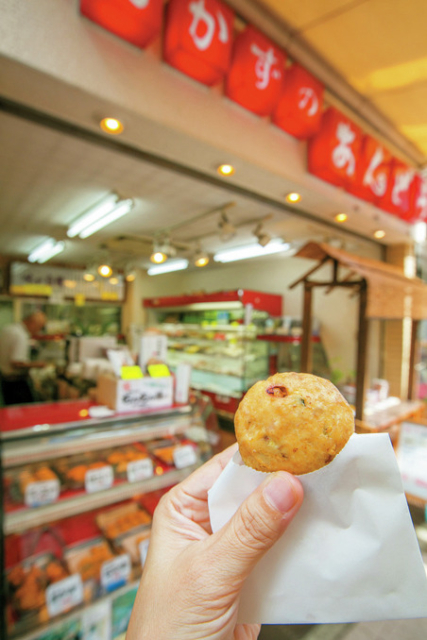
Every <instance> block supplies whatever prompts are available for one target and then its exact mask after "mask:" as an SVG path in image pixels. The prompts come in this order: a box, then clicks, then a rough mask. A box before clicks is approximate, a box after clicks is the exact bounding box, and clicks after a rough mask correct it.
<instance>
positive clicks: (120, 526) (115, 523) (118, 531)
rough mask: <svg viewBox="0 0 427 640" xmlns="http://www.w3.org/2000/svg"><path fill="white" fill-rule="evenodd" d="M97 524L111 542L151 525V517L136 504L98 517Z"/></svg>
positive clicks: (133, 503) (123, 506)
mask: <svg viewBox="0 0 427 640" xmlns="http://www.w3.org/2000/svg"><path fill="white" fill-rule="evenodd" d="M96 524H97V525H98V527H99V528H100V529H101V531H102V533H103V534H104V536H105V537H106V538H108V539H109V540H112V541H113V540H116V539H117V538H119V537H120V536H122V535H123V534H127V533H129V532H130V531H133V530H134V529H140V528H141V527H145V526H147V525H151V516H150V515H149V514H148V513H147V511H145V510H144V509H142V508H141V507H140V506H139V505H138V504H136V503H135V502H130V503H128V504H124V505H122V506H120V507H117V508H115V509H110V510H109V511H105V512H103V513H101V514H99V515H98V516H97V517H96Z"/></svg>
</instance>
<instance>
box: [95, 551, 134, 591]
mask: <svg viewBox="0 0 427 640" xmlns="http://www.w3.org/2000/svg"><path fill="white" fill-rule="evenodd" d="M130 573H131V561H130V555H129V554H128V553H123V554H122V555H120V556H117V558H113V560H107V562H104V563H103V564H102V565H101V585H102V587H103V588H104V589H105V590H106V591H113V590H114V589H117V588H118V587H120V586H122V585H123V584H126V582H127V581H128V580H129V577H130Z"/></svg>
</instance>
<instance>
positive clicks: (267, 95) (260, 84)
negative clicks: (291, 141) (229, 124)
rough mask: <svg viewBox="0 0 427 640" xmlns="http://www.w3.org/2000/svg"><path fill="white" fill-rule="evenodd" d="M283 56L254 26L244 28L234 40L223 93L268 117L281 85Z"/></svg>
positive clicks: (283, 65) (275, 102) (284, 59)
mask: <svg viewBox="0 0 427 640" xmlns="http://www.w3.org/2000/svg"><path fill="white" fill-rule="evenodd" d="M285 63H286V55H285V53H284V52H283V51H281V50H280V49H279V48H278V47H276V46H275V45H274V44H273V43H272V42H271V41H270V40H268V38H266V37H265V36H264V35H263V34H262V33H260V32H259V31H258V30H257V29H255V28H254V27H251V26H249V27H246V29H245V30H244V31H242V33H240V34H239V35H238V36H237V38H236V40H235V43H234V49H233V59H232V62H231V68H230V71H229V74H228V76H227V83H226V90H225V92H226V95H227V96H228V97H229V98H231V100H233V101H234V102H237V103H238V104H240V105H242V106H243V107H245V109H248V110H249V111H252V112H253V113H256V114H257V115H259V116H268V115H270V114H271V113H272V111H273V109H274V107H275V106H276V104H277V102H278V100H279V96H280V91H281V88H282V82H283V76H284V69H285Z"/></svg>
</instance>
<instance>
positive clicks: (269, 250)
mask: <svg viewBox="0 0 427 640" xmlns="http://www.w3.org/2000/svg"><path fill="white" fill-rule="evenodd" d="M290 248H291V245H290V243H289V242H283V240H282V239H281V238H275V239H274V240H271V241H270V242H269V243H268V245H267V246H265V247H262V246H261V245H260V244H258V243H256V244H250V245H244V246H242V247H236V248H235V249H224V250H223V251H218V252H217V253H216V254H215V255H214V260H215V262H234V261H236V260H245V259H247V258H258V257H260V256H267V255H270V254H273V253H281V252H284V251H288V250H289V249H290Z"/></svg>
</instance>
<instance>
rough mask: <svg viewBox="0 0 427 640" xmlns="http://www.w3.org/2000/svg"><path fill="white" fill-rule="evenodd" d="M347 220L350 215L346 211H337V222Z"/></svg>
mask: <svg viewBox="0 0 427 640" xmlns="http://www.w3.org/2000/svg"><path fill="white" fill-rule="evenodd" d="M347 220H348V215H347V214H346V213H337V215H336V216H335V221H336V222H347Z"/></svg>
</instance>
